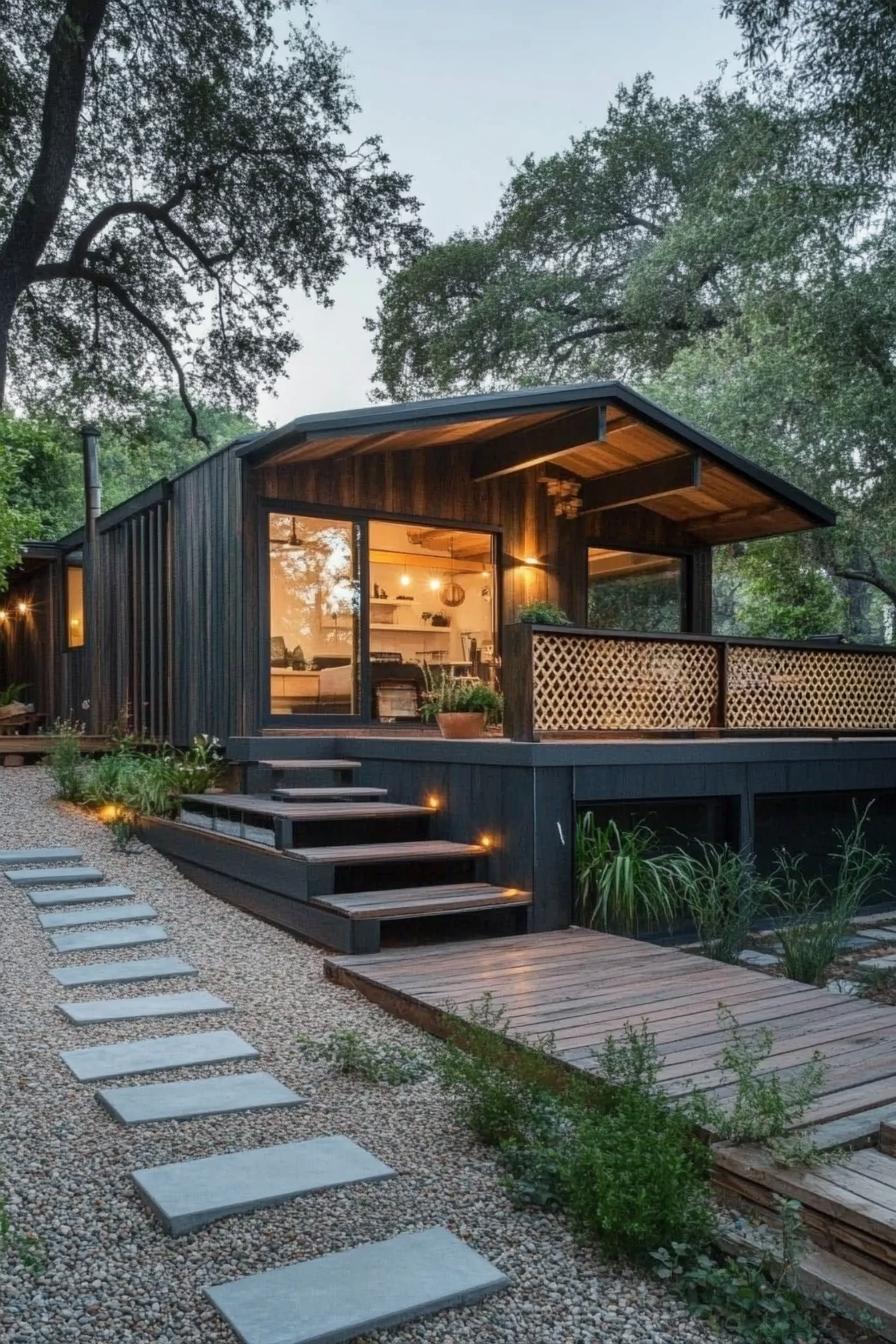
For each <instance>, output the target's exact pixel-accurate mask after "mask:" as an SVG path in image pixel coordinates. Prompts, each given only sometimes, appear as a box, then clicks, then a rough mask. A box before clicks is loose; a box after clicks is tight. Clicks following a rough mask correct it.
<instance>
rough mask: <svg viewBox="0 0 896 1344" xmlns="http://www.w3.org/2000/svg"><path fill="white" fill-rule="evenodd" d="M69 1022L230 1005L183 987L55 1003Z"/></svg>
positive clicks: (116, 1019)
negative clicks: (174, 990) (173, 990)
mask: <svg viewBox="0 0 896 1344" xmlns="http://www.w3.org/2000/svg"><path fill="white" fill-rule="evenodd" d="M56 1007H57V1008H58V1009H59V1011H60V1012H61V1013H63V1014H64V1016H65V1017H67V1018H68V1020H69V1022H74V1023H75V1024H76V1025H77V1026H85V1025H86V1024H87V1023H90V1022H127V1021H130V1020H131V1019H132V1018H135V1017H183V1016H186V1015H187V1014H188V1013H190V1014H192V1013H223V1012H229V1011H230V1010H231V1009H232V1008H233V1004H232V1003H228V1002H227V1000H226V999H219V998H218V996H217V994H209V992H208V990H207V989H187V990H184V991H183V992H182V993H178V994H145V995H143V996H142V997H140V998H133V999H87V1000H85V1001H84V1002H83V1003H57V1005H56Z"/></svg>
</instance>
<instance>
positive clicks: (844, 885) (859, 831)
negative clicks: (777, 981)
mask: <svg viewBox="0 0 896 1344" xmlns="http://www.w3.org/2000/svg"><path fill="white" fill-rule="evenodd" d="M869 810H870V808H865V810H864V811H863V812H859V811H858V810H857V809H854V820H853V825H852V827H851V828H850V829H849V830H848V831H841V830H837V831H835V836H836V839H837V844H836V846H835V849H834V851H833V853H832V854H831V856H830V857H831V859H832V861H833V864H834V877H833V880H832V881H831V882H827V881H826V880H825V879H824V878H823V877H821V876H810V875H809V874H807V873H806V872H805V871H804V867H803V865H804V861H805V856H804V855H792V854H790V853H788V852H787V851H786V850H780V851H779V852H778V854H777V862H776V866H775V868H774V870H773V872H772V874H771V876H770V877H769V878H768V880H767V888H768V890H769V892H770V893H771V895H772V897H773V898H774V900H775V901H776V902H777V906H778V908H779V910H781V911H782V913H783V914H784V916H785V919H786V921H788V922H785V923H784V924H783V925H782V926H781V927H780V928H779V930H778V937H779V940H780V943H781V949H782V964H783V968H784V972H785V974H786V975H788V976H789V977H790V978H791V979H792V980H801V981H803V982H804V983H805V984H809V985H817V984H820V983H821V982H822V980H823V979H824V975H825V973H826V971H827V969H828V967H829V966H830V964H831V962H832V961H834V959H835V958H836V956H837V954H838V951H839V949H840V943H841V940H842V939H843V937H844V935H845V934H846V933H847V931H848V929H849V926H850V922H851V920H852V919H853V918H854V917H855V915H856V913H857V912H858V910H859V909H860V908H861V906H862V905H863V903H864V902H865V901H866V900H868V898H869V897H870V896H871V895H872V894H873V892H874V890H875V889H876V887H877V886H878V884H879V882H880V880H881V878H882V877H883V875H884V874H885V873H886V872H887V871H888V869H889V867H890V857H889V855H888V853H887V851H886V850H885V849H877V850H870V849H869V848H868V846H867V843H866V839H865V830H866V825H867V821H868V813H869Z"/></svg>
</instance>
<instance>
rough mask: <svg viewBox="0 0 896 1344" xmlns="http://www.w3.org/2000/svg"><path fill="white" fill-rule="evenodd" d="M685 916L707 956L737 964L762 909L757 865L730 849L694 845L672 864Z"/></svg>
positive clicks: (679, 851) (673, 877)
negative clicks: (689, 920)
mask: <svg viewBox="0 0 896 1344" xmlns="http://www.w3.org/2000/svg"><path fill="white" fill-rule="evenodd" d="M671 868H672V881H673V882H674V886H675V889H676V891H677V893H678V901H679V904H680V907H681V911H682V913H683V914H684V915H686V916H688V917H689V918H690V919H691V920H692V921H693V924H694V927H695V929H696V931H697V936H698V938H699V939H700V942H701V944H702V945H703V951H704V953H705V954H706V956H708V957H712V958H713V959H714V960H715V961H727V962H735V961H737V959H738V957H739V956H740V953H741V952H742V951H743V949H744V947H745V945H746V941H747V937H748V935H749V932H750V929H751V927H752V925H753V921H754V920H755V919H756V918H757V916H758V914H759V908H760V896H759V884H758V881H757V877H756V870H755V866H754V863H753V860H752V859H751V858H750V857H749V856H748V855H745V854H739V853H738V852H737V851H736V850H733V849H731V848H730V846H728V845H711V844H708V843H707V842H706V841H703V840H701V841H697V842H695V847H694V849H693V850H691V851H688V850H685V849H679V850H678V851H677V852H676V853H675V854H674V855H673V856H672V861H671Z"/></svg>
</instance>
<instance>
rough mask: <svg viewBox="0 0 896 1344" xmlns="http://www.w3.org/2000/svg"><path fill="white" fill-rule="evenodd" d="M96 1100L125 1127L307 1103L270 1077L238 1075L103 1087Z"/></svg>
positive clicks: (247, 1074) (303, 1098)
mask: <svg viewBox="0 0 896 1344" xmlns="http://www.w3.org/2000/svg"><path fill="white" fill-rule="evenodd" d="M96 1098H97V1101H98V1102H100V1104H101V1105H102V1106H105V1107H106V1109H107V1110H108V1111H111V1112H112V1114H113V1115H114V1116H115V1118H116V1120H120V1121H121V1122H122V1123H123V1124H125V1125H143V1124H148V1123H149V1122H151V1121H154V1120H189V1119H190V1118H191V1116H197V1115H223V1114H224V1113H225V1112H226V1111H256V1110H260V1109H261V1108H262V1107H264V1106H301V1105H303V1104H304V1103H305V1102H306V1101H307V1097H300V1096H299V1095H298V1093H296V1092H293V1090H292V1088H289V1087H286V1086H285V1085H284V1084H283V1083H280V1082H278V1081H277V1079H276V1078H274V1077H273V1076H272V1075H271V1074H269V1073H235V1074H231V1075H230V1076H229V1077H225V1078H191V1079H187V1081H185V1082H183V1083H145V1084H144V1085H143V1086H142V1087H102V1088H100V1090H99V1091H98V1092H97V1094H96Z"/></svg>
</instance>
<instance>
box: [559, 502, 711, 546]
mask: <svg viewBox="0 0 896 1344" xmlns="http://www.w3.org/2000/svg"><path fill="white" fill-rule="evenodd" d="M583 521H584V532H585V536H584V538H583V539H584V541H585V542H586V543H587V544H588V545H589V546H599V547H601V548H602V549H606V550H620V551H628V550H631V551H644V550H645V549H646V550H655V551H663V552H666V553H668V554H671V555H675V554H679V553H688V552H691V551H697V550H701V549H702V548H703V547H705V546H708V545H710V544H711V543H710V542H708V541H705V540H703V539H702V538H701V537H698V536H695V535H694V533H693V532H692V531H691V530H690V528H689V527H688V526H686V525H683V524H681V523H674V522H672V521H671V519H669V518H663V517H662V515H661V514H659V513H654V512H653V510H652V509H648V508H645V507H644V506H643V505H641V504H624V505H622V506H621V507H620V508H616V509H607V510H606V511H605V512H602V513H595V514H590V515H588V516H587V517H585V519H584V520H583Z"/></svg>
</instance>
